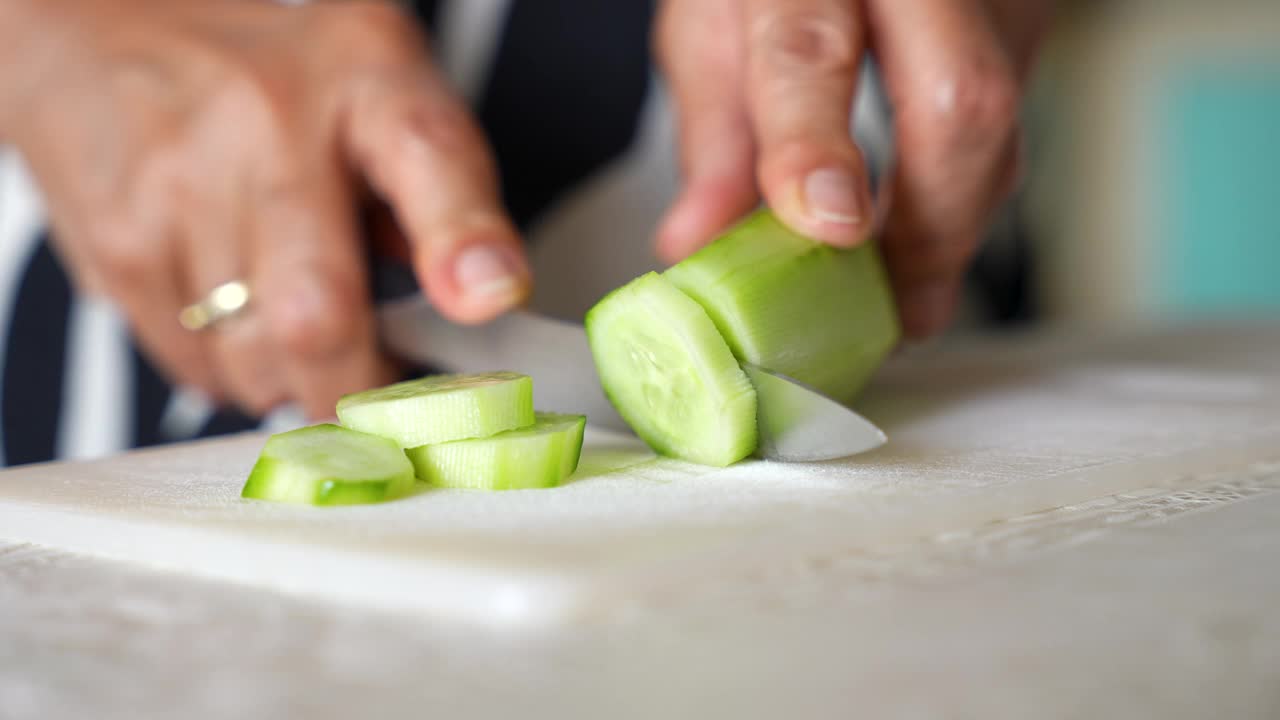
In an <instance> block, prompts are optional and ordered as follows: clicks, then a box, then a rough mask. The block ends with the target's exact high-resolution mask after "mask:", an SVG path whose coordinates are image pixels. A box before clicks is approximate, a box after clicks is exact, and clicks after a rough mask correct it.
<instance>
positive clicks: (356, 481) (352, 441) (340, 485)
mask: <svg viewBox="0 0 1280 720" xmlns="http://www.w3.org/2000/svg"><path fill="white" fill-rule="evenodd" d="M411 489H413V466H412V465H411V464H410V463H409V460H408V458H406V457H405V456H404V452H403V451H401V449H400V447H399V446H398V445H397V444H396V443H395V441H393V440H388V439H386V438H382V437H377V436H375V435H368V434H366V433H362V432H356V431H355V430H350V429H347V428H344V427H339V426H337V425H314V426H312V427H305V428H301V429H298V430H291V431H289V432H285V433H279V434H276V435H272V436H271V437H270V438H268V439H267V442H266V445H264V446H263V448H262V452H261V454H259V456H258V461H257V462H256V463H255V464H254V466H253V470H252V471H251V472H250V473H249V479H248V480H247V481H246V482H245V484H244V489H243V490H241V491H240V495H241V497H246V498H255V499H258V500H274V501H276V502H286V503H296V504H300V505H362V504H366V503H377V502H383V501H385V500H392V499H395V498H398V497H401V496H403V495H407V494H408V493H409V491H410V490H411Z"/></svg>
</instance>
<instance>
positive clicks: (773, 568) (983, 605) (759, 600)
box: [0, 465, 1280, 720]
mask: <svg viewBox="0 0 1280 720" xmlns="http://www.w3.org/2000/svg"><path fill="white" fill-rule="evenodd" d="M1278 491H1280V466H1274V465H1273V466H1271V467H1270V468H1259V469H1258V471H1257V472H1254V473H1241V474H1238V475H1236V476H1234V477H1233V478H1229V479H1227V480H1225V481H1218V482H1215V483H1212V484H1210V485H1208V486H1202V487H1200V488H1197V489H1195V490H1183V491H1178V492H1172V493H1162V492H1150V491H1144V492H1140V493H1131V494H1126V495H1121V496H1116V497H1112V498H1108V499H1106V500H1104V501H1094V502H1090V503H1087V504H1085V505H1082V506H1078V507H1071V508H1064V509H1061V510H1056V511H1052V512H1047V513H1040V514H1037V515H1032V516H1026V517H1021V518H1017V519H1015V520H1012V521H1010V522H1004V523H994V524H990V525H987V526H984V527H982V528H979V529H977V530H975V531H972V532H964V533H950V534H946V535H941V536H937V537H934V538H931V539H928V540H926V541H922V542H920V543H913V544H910V545H907V546H904V547H901V548H895V549H888V550H886V551H884V552H880V553H863V552H834V551H833V552H832V553H831V554H830V555H829V556H828V557H825V558H820V559H818V560H815V561H812V562H792V563H783V564H781V565H777V564H774V565H766V566H765V567H764V568H762V570H763V572H760V573H753V574H743V575H736V576H735V575H724V574H721V573H710V574H708V575H707V576H705V577H703V578H700V579H698V580H697V581H695V582H692V583H690V584H689V585H688V586H687V587H686V588H685V589H684V590H683V591H682V592H681V593H679V594H677V595H674V596H671V597H668V598H666V599H665V601H663V602H658V603H654V604H649V605H646V606H645V607H644V608H643V609H641V610H640V611H639V612H637V613H634V614H632V615H630V616H629V617H628V618H627V619H626V621H622V622H612V623H606V624H600V625H590V626H583V627H578V628H575V629H574V631H573V632H569V633H550V634H542V633H537V634H529V633H512V632H509V631H482V630H477V629H475V628H473V627H471V626H458V625H455V624H453V623H449V622H439V621H431V620H428V619H422V618H416V617H415V618H406V617H404V616H394V615H386V614H379V613H368V612H363V611H358V610H346V609H343V608H338V607H331V606H326V605H324V604H316V603H309V602H302V601H298V600H293V599H287V598H284V597H281V596H275V595H272V594H270V593H265V592H259V591H253V590H250V589H247V588H240V587H236V586H232V585H223V584H218V583H210V582H203V581H199V580H194V579H190V578H184V577H181V576H178V575H174V574H171V573H157V572H148V571H143V570H139V569H135V568H134V567H132V566H129V565H124V564H117V563H110V562H102V561H94V560H91V559H88V558H84V557H76V556H72V555H68V554H63V553H57V552H53V551H49V550H46V549H41V548H35V547H31V546H14V545H5V544H4V543H2V542H0V609H3V611H2V612H0V717H2V718H5V720H36V719H39V720H59V719H61V718H67V719H77V720H78V719H79V718H86V717H92V718H96V719H100V720H112V719H115V718H122V719H123V718H127V719H128V720H135V719H136V718H140V717H157V718H158V717H181V718H184V719H189V720H206V719H214V718H235V719H236V720H241V719H243V718H246V717H264V718H266V717H269V718H306V719H307V720H328V719H330V718H333V719H335V720H338V719H341V720H346V719H348V718H352V717H379V718H390V717H403V718H421V717H433V716H439V717H466V718H490V717H492V718H504V719H505V718H510V717H512V716H513V714H518V716H519V717H521V718H556V719H557V720H559V719H561V718H566V717H583V718H587V717H609V718H653V717H663V718H698V719H699V720H705V719H707V718H720V717H723V718H734V720H742V719H746V718H769V719H773V718H778V717H815V718H817V717H821V718H828V717H830V718H835V717H850V716H852V715H854V714H856V715H858V716H860V717H874V718H882V719H884V718H903V719H904V720H905V719H913V718H944V717H945V718H983V719H984V720H993V719H999V718H1009V719H1011V720H1012V719H1016V720H1025V719H1026V718H1037V720H1054V719H1057V718H1062V719H1064V720H1065V719H1073V720H1074V719H1077V718H1089V720H1097V719H1099V718H1125V719H1126V720H1127V719H1130V718H1161V720H1179V719H1182V718H1186V719H1188V720H1191V719H1195V720H1202V719H1203V718H1206V717H1215V718H1231V720H1251V719H1255V718H1256V719H1257V720H1274V718H1276V717H1278V716H1280V683H1278V682H1277V679H1278V678H1277V673H1278V671H1277V668H1280V615H1277V613H1276V612H1275V608H1276V607H1277V606H1280V570H1278V569H1277V566H1276V563H1275V557H1276V555H1277V552H1278V551H1280V523H1277V522H1276V518H1277V517H1278V516H1280V492H1278ZM854 709H856V713H855V712H854Z"/></svg>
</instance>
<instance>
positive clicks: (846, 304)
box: [664, 210, 900, 404]
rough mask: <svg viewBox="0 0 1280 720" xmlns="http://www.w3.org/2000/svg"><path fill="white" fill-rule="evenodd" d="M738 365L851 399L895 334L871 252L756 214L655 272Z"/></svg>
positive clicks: (884, 284)
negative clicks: (686, 300) (699, 311)
mask: <svg viewBox="0 0 1280 720" xmlns="http://www.w3.org/2000/svg"><path fill="white" fill-rule="evenodd" d="M664 276H665V277H666V278H667V279H668V280H670V281H671V283H672V284H674V285H675V286H676V287H678V288H680V290H682V291H683V292H684V293H685V294H686V295H688V296H689V297H691V298H693V299H694V300H695V301H696V302H697V303H698V304H699V305H701V306H702V308H703V309H705V310H706V311H707V314H708V315H709V316H710V317H711V320H712V321H713V322H714V323H715V326H716V328H717V329H718V330H719V331H720V334H721V335H722V336H723V337H724V339H725V341H726V342H727V343H728V344H729V348H730V349H731V350H732V351H733V354H734V356H735V357H736V358H738V360H740V361H742V362H749V363H752V364H754V365H758V366H760V367H763V368H768V369H769V370H772V371H774V372H778V373H782V374H783V375H788V376H790V377H793V378H795V379H797V380H800V381H801V382H803V383H806V384H808V385H810V386H812V387H814V388H816V389H817V390H819V391H820V392H822V393H823V394H825V395H827V396H828V397H831V398H832V399H834V400H836V401H838V402H842V403H846V404H847V403H849V402H850V401H852V400H853V399H854V397H855V396H856V395H857V394H858V392H859V391H860V390H861V389H862V387H863V386H864V385H865V384H866V383H867V381H868V380H869V379H870V378H871V375H872V374H873V373H874V372H875V371H876V369H877V368H879V367H880V364H881V363H882V362H883V361H884V359H885V357H886V356H887V355H888V354H889V352H890V351H891V350H892V349H893V347H894V345H896V344H897V342H898V338H899V335H900V330H899V325H898V317H897V313H896V311H895V309H894V303H893V295H892V293H891V292H890V289H889V283H888V279H887V278H886V275H885V271H884V266H883V263H882V262H881V259H880V255H879V251H878V250H877V249H876V248H875V247H874V246H873V245H872V244H870V243H868V244H865V245H862V246H860V247H857V248H854V249H851V250H838V249H836V248H832V247H830V246H828V245H824V244H821V243H818V242H815V241H813V240H810V239H808V238H805V237H803V236H801V235H798V234H796V233H795V232H793V231H792V230H790V229H789V228H787V227H786V226H785V225H783V224H782V222H780V221H779V220H778V219H777V218H776V217H775V216H774V214H773V213H772V212H770V211H768V210H761V211H758V212H756V213H754V214H752V215H751V216H749V217H748V218H746V219H745V220H744V221H742V222H741V223H739V224H738V225H737V226H735V227H734V228H732V229H731V230H729V231H728V232H727V233H725V234H724V235H722V236H721V237H719V238H718V239H716V240H715V241H714V242H713V243H711V244H710V245H708V246H706V247H705V248H703V249H701V250H699V251H698V252H696V253H694V254H693V255H691V256H690V257H689V258H687V259H685V260H684V261H682V262H681V263H679V264H677V265H676V266H674V267H672V268H670V269H669V270H667V271H666V273H664Z"/></svg>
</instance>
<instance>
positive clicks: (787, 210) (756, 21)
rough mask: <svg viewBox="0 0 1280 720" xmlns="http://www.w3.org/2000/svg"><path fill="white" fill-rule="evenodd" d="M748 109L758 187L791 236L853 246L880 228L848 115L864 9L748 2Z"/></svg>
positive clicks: (819, 2)
mask: <svg viewBox="0 0 1280 720" xmlns="http://www.w3.org/2000/svg"><path fill="white" fill-rule="evenodd" d="M744 7H745V14H746V16H745V18H744V21H745V23H746V32H747V38H748V56H749V57H748V73H749V82H748V87H749V88H750V90H749V92H748V104H749V107H750V112H751V119H752V123H753V126H754V128H755V134H756V141H757V142H758V143H759V146H760V168H759V176H760V186H761V187H762V188H763V190H764V194H765V197H766V198H767V199H768V201H769V204H770V205H771V206H772V207H773V209H774V211H775V212H777V213H778V215H779V216H780V217H781V218H782V219H783V220H784V221H785V222H786V223H787V224H788V225H791V226H792V227H794V228H795V229H797V230H799V231H801V232H803V233H805V234H807V235H809V236H811V237H815V238H818V239H821V240H824V241H826V242H829V243H832V244H835V245H842V246H849V245H853V244H856V243H858V242H861V241H862V240H864V239H866V237H867V234H868V233H869V232H870V230H871V226H872V223H873V221H874V217H873V214H874V213H873V208H872V203H871V192H870V189H869V187H868V181H867V173H866V167H865V164H864V162H863V159H862V155H861V153H860V152H859V151H858V148H857V146H856V145H855V144H854V141H853V134H852V132H851V129H850V115H851V110H852V107H853V96H854V90H855V85H856V82H857V74H858V67H859V63H860V60H861V58H862V54H863V46H864V42H863V23H862V19H861V18H860V17H859V15H860V11H859V7H860V3H854V2H849V0H787V2H777V1H776V0H747V1H746V3H745V6H744Z"/></svg>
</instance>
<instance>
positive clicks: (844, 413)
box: [742, 363, 889, 462]
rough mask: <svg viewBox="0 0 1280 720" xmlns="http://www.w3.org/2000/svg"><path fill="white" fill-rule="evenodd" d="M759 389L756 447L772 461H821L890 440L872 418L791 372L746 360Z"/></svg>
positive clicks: (877, 445)
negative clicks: (790, 373) (832, 397)
mask: <svg viewBox="0 0 1280 720" xmlns="http://www.w3.org/2000/svg"><path fill="white" fill-rule="evenodd" d="M742 369H743V370H744V371H746V373H747V377H748V378H750V379H751V384H752V385H754V386H755V388H756V427H757V431H758V432H759V440H758V442H759V447H758V448H757V450H756V452H757V453H758V454H759V455H760V456H761V457H765V458H768V459H770V460H781V461H783V462H815V461H819V460H834V459H836V458H842V457H848V456H850V455H857V454H858V453H863V452H866V451H868V450H874V449H876V448H878V447H880V446H881V445H884V444H885V443H886V442H888V441H889V438H888V437H886V436H885V434H884V431H883V430H881V429H880V428H878V427H876V426H875V425H874V424H872V423H871V421H870V420H867V419H866V418H864V417H862V416H861V415H859V414H858V413H856V412H854V411H852V410H850V409H849V408H847V407H845V406H843V405H841V404H840V403H838V402H836V401H835V400H832V399H831V398H829V397H827V396H825V395H823V394H821V393H819V392H818V391H816V390H813V389H811V388H809V387H808V386H806V385H804V384H803V383H801V382H799V381H798V380H794V379H792V378H789V377H787V376H785V375H781V374H779V373H775V372H771V371H769V370H765V369H764V368H760V367H756V366H755V365H752V364H751V363H743V364H742Z"/></svg>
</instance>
